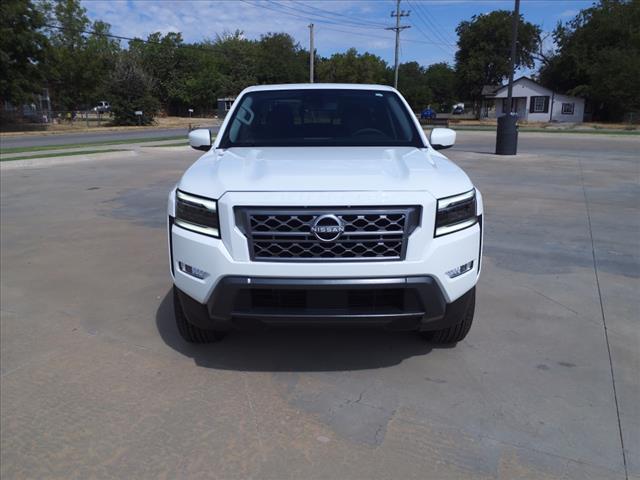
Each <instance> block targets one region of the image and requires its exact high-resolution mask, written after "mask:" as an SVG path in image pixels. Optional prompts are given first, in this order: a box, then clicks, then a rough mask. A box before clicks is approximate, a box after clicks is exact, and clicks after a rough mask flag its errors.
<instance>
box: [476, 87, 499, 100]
mask: <svg viewBox="0 0 640 480" xmlns="http://www.w3.org/2000/svg"><path fill="white" fill-rule="evenodd" d="M501 88H502V85H484V86H483V87H482V91H481V92H480V94H481V95H482V96H483V97H493V96H494V95H495V94H496V92H497V91H498V90H500V89H501Z"/></svg>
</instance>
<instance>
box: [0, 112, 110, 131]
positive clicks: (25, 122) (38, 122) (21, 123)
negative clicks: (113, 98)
mask: <svg viewBox="0 0 640 480" xmlns="http://www.w3.org/2000/svg"><path fill="white" fill-rule="evenodd" d="M111 119H112V116H111V113H109V112H104V113H101V112H96V111H95V110H50V111H44V110H37V109H24V110H13V111H7V110H4V111H2V112H0V126H1V129H2V131H12V130H46V129H47V128H48V127H49V126H52V125H59V126H61V127H63V126H65V125H67V126H85V127H99V126H101V125H104V124H105V123H108V122H109V121H111Z"/></svg>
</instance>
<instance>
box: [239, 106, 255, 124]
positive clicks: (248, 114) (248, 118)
mask: <svg viewBox="0 0 640 480" xmlns="http://www.w3.org/2000/svg"><path fill="white" fill-rule="evenodd" d="M238 110H240V111H241V113H242V114H244V117H243V116H241V115H240V112H238V116H237V117H236V118H237V119H238V121H239V122H240V123H244V124H245V125H250V124H251V122H253V117H254V115H255V114H254V113H253V110H251V109H250V108H245V107H243V106H242V105H241V106H240V107H239V108H238Z"/></svg>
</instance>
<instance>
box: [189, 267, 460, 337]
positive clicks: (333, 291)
mask: <svg viewBox="0 0 640 480" xmlns="http://www.w3.org/2000/svg"><path fill="white" fill-rule="evenodd" d="M177 292H178V298H179V300H180V304H181V306H182V309H183V311H184V313H185V315H186V317H187V319H188V320H189V322H190V323H192V324H194V325H196V326H198V327H200V328H202V329H216V330H231V329H232V328H235V327H237V326H257V325H266V326H292V325H304V326H347V325H348V326H380V327H386V328H390V329H395V330H423V331H427V330H437V329H442V328H446V327H448V326H450V325H448V324H447V322H450V320H446V319H445V318H446V317H445V313H446V310H447V308H449V305H447V303H446V301H445V298H444V296H443V294H442V291H441V289H440V287H439V286H438V284H437V283H436V281H435V280H434V279H433V278H432V277H429V276H422V277H392V278H334V279H316V278H304V279H302V278H298V279H287V278H263V277H240V276H227V277H224V278H222V279H221V280H220V282H218V285H217V286H216V288H215V290H214V292H213V294H212V295H211V297H210V299H209V301H208V302H207V303H206V304H202V303H199V302H198V301H197V300H195V299H193V298H191V297H190V296H189V295H187V294H186V293H184V292H182V291H181V290H180V289H178V290H177Z"/></svg>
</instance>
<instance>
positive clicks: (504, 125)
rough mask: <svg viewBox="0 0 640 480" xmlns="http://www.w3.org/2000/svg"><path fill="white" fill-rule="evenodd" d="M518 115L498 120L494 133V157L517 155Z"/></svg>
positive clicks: (512, 114)
mask: <svg viewBox="0 0 640 480" xmlns="http://www.w3.org/2000/svg"><path fill="white" fill-rule="evenodd" d="M517 121H518V115H516V114H515V113H511V114H508V115H503V116H502V117H499V118H498V131H497V133H496V155H515V154H516V153H518V125H517Z"/></svg>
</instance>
